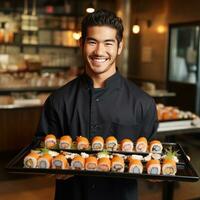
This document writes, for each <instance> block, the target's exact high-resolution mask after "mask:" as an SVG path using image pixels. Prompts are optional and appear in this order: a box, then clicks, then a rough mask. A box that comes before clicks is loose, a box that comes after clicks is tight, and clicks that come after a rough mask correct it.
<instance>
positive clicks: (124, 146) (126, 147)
mask: <svg viewBox="0 0 200 200" xmlns="http://www.w3.org/2000/svg"><path fill="white" fill-rule="evenodd" d="M121 150H122V151H125V152H131V151H133V142H132V141H131V140H130V139H127V138H125V139H123V140H122V141H121Z"/></svg>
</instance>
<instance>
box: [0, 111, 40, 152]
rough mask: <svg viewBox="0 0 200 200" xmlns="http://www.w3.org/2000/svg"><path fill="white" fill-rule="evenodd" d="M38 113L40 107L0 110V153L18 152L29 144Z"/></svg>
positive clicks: (38, 116)
mask: <svg viewBox="0 0 200 200" xmlns="http://www.w3.org/2000/svg"><path fill="white" fill-rule="evenodd" d="M40 113H41V107H34V108H20V109H0V138H1V139H0V151H1V152H2V151H12V150H18V149H21V148H23V147H25V146H26V145H28V144H30V142H31V141H32V139H33V137H34V134H35V132H36V129H37V126H38V122H39V119H40Z"/></svg>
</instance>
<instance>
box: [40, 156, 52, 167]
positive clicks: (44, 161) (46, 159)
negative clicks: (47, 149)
mask: <svg viewBox="0 0 200 200" xmlns="http://www.w3.org/2000/svg"><path fill="white" fill-rule="evenodd" d="M51 161H52V156H51V155H50V154H48V153H45V154H43V155H42V156H40V158H39V159H38V164H37V165H38V168H43V169H49V168H50V167H51Z"/></svg>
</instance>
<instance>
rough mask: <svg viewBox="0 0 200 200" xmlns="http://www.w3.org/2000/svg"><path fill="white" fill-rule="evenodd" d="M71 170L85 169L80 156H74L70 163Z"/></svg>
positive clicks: (83, 160)
mask: <svg viewBox="0 0 200 200" xmlns="http://www.w3.org/2000/svg"><path fill="white" fill-rule="evenodd" d="M71 168H72V169H75V170H84V169H85V158H83V157H82V156H79V155H78V156H75V157H74V158H73V159H72V161H71Z"/></svg>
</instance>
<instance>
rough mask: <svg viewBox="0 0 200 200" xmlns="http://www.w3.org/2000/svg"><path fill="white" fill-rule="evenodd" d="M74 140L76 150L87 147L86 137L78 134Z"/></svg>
mask: <svg viewBox="0 0 200 200" xmlns="http://www.w3.org/2000/svg"><path fill="white" fill-rule="evenodd" d="M76 142H77V149H78V150H83V149H88V148H89V141H88V139H87V138H86V137H83V136H78V137H77V138H76Z"/></svg>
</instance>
